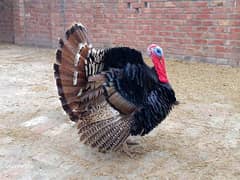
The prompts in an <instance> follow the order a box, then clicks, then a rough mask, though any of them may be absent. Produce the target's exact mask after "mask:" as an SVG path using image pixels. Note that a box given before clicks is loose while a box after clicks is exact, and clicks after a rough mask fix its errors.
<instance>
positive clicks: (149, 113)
mask: <svg viewBox="0 0 240 180" xmlns="http://www.w3.org/2000/svg"><path fill="white" fill-rule="evenodd" d="M54 75H55V79H56V84H57V89H58V94H59V96H60V101H61V103H62V107H63V109H64V110H65V112H66V113H67V114H68V115H69V117H70V119H71V120H72V121H75V122H78V129H79V134H80V140H81V141H83V142H84V143H85V144H87V145H90V146H92V147H96V148H98V149H99V150H100V151H115V150H118V149H119V147H120V146H121V145H122V143H123V142H124V141H125V140H126V139H127V138H128V137H129V136H130V135H145V134H147V133H148V132H150V131H151V130H152V129H153V128H155V127H156V126H157V125H158V124H159V123H160V122H161V121H163V120H164V119H165V118H166V116H167V115H168V113H169V111H170V110H171V108H172V106H173V103H174V102H175V101H176V99H175V95H174V91H173V90H172V89H171V86H169V87H166V86H164V85H163V84H161V83H160V82H159V80H158V77H157V76H156V73H155V71H154V70H152V69H150V68H149V67H148V66H147V65H146V64H145V63H144V61H143V58H142V55H141V53H140V52H138V51H136V50H134V49H131V48H127V47H117V48H110V49H94V48H92V47H91V45H90V44H89V40H88V38H87V31H86V29H85V27H84V26H82V25H81V24H75V25H73V26H72V27H71V28H70V29H69V30H68V31H67V32H66V36H65V39H64V40H62V39H60V40H59V48H58V50H57V52H56V63H55V64H54Z"/></svg>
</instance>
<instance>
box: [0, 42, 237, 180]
mask: <svg viewBox="0 0 240 180" xmlns="http://www.w3.org/2000/svg"><path fill="white" fill-rule="evenodd" d="M53 62H54V50H52V49H36V48H29V47H19V46H14V45H8V44H0V84H1V85H0V110H1V111H0V144H1V145H0V179H1V180H3V179H24V180H25V179H115V178H116V179H133V178H135V179H184V180H185V179H240V68H232V67H227V66H216V65H209V64H202V63H193V62H179V61H168V62H167V68H168V74H169V79H170V81H171V83H172V85H173V87H174V89H175V91H176V94H177V97H178V99H179V101H180V102H181V104H180V105H179V106H177V107H175V108H174V110H173V111H172V112H171V114H170V116H169V117H168V118H167V119H166V120H165V121H164V122H163V123H162V124H161V125H160V126H159V127H157V128H156V129H155V130H154V131H152V132H151V133H150V134H149V135H147V136H145V137H144V138H137V139H135V141H138V142H139V143H140V144H139V145H138V146H136V147H133V149H132V150H135V151H138V152H139V153H138V154H135V156H134V158H129V157H128V156H127V155H126V154H124V153H110V154H102V153H99V152H96V151H95V150H93V149H90V148H88V147H86V146H84V145H82V144H81V143H80V142H79V139H78V135H77V130H76V127H75V125H74V124H72V123H70V122H69V120H68V117H67V116H66V115H65V114H64V112H63V110H62V108H61V106H60V102H59V100H58V97H57V93H56V87H55V82H54V77H53V70H52V63H53Z"/></svg>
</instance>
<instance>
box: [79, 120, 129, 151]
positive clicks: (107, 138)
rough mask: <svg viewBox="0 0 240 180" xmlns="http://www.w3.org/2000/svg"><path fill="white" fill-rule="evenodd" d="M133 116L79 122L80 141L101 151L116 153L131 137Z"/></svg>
mask: <svg viewBox="0 0 240 180" xmlns="http://www.w3.org/2000/svg"><path fill="white" fill-rule="evenodd" d="M131 120H132V116H131V115H130V116H120V115H118V116H115V117H111V118H109V119H105V120H101V121H97V122H92V123H90V122H85V121H82V122H79V125H78V128H79V134H80V140H81V141H83V142H84V144H86V145H90V146H91V147H94V148H97V149H98V150H99V151H116V150H118V148H119V146H120V145H121V144H122V143H123V142H124V141H125V140H126V139H127V138H128V136H129V135H130V125H131Z"/></svg>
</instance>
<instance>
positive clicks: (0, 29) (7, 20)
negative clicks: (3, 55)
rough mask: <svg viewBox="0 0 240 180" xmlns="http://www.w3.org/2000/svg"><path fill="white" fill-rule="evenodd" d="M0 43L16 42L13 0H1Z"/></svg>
mask: <svg viewBox="0 0 240 180" xmlns="http://www.w3.org/2000/svg"><path fill="white" fill-rule="evenodd" d="M0 41H3V42H14V32H13V0H0Z"/></svg>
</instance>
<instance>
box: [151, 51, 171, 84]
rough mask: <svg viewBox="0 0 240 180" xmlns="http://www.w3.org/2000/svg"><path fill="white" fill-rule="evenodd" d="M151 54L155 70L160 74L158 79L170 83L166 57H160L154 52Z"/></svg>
mask: <svg viewBox="0 0 240 180" xmlns="http://www.w3.org/2000/svg"><path fill="white" fill-rule="evenodd" d="M151 56H152V62H153V64H154V67H155V70H156V72H157V74H158V79H159V80H160V81H161V82H162V83H168V77H167V72H166V66H165V59H164V57H161V58H159V57H157V56H156V55H154V54H152V55H151Z"/></svg>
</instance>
